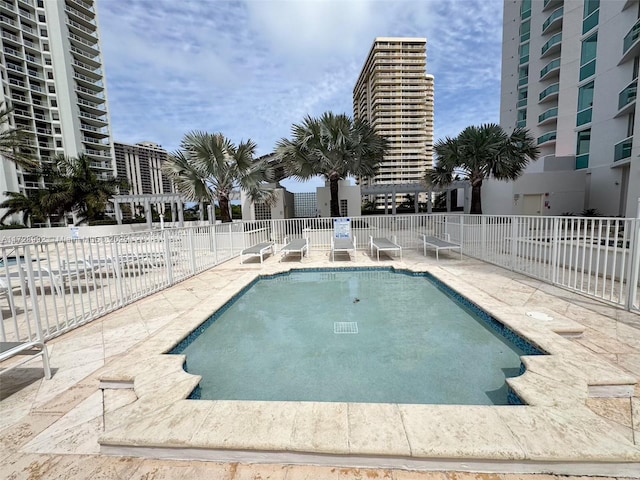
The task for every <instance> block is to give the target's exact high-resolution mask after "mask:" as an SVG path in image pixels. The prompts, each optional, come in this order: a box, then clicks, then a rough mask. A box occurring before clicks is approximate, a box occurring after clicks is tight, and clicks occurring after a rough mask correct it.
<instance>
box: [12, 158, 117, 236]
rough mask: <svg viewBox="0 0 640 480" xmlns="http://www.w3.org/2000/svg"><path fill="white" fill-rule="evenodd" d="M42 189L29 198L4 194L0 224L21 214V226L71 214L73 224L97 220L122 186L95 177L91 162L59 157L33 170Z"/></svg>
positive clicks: (110, 179)
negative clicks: (74, 220)
mask: <svg viewBox="0 0 640 480" xmlns="http://www.w3.org/2000/svg"><path fill="white" fill-rule="evenodd" d="M36 171H37V173H38V175H39V176H40V177H41V178H43V179H44V183H45V186H46V188H45V189H42V190H38V192H37V193H34V194H32V195H24V194H22V193H17V192H4V195H5V196H6V197H7V198H6V199H5V200H4V201H3V202H2V203H0V208H2V209H7V211H6V212H5V214H4V215H3V216H2V218H0V223H1V222H3V221H4V220H6V218H8V217H9V216H11V215H14V214H17V213H22V221H23V223H24V224H25V225H29V224H30V223H31V221H30V220H34V219H36V220H38V221H39V222H44V221H45V219H46V218H47V217H50V216H53V215H58V216H63V215H65V214H67V213H71V212H73V213H75V214H76V217H77V220H76V224H80V223H84V222H89V221H91V220H99V219H102V217H103V216H104V212H105V210H106V205H107V202H108V200H109V198H111V197H113V196H114V195H116V194H117V193H118V188H121V187H124V186H125V185H126V182H123V181H121V180H118V179H116V178H115V177H108V178H103V177H99V176H98V175H97V174H96V172H95V171H94V170H92V169H91V158H90V157H88V156H86V155H84V154H80V155H79V156H78V157H77V158H73V157H65V156H64V155H60V156H58V157H57V158H56V163H55V164H53V165H49V164H43V165H42V166H41V167H39V168H38V169H37V170H36Z"/></svg>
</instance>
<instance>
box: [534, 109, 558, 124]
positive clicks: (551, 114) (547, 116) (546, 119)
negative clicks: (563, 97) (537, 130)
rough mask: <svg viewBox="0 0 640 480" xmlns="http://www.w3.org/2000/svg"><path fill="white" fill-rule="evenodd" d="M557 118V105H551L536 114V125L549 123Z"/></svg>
mask: <svg viewBox="0 0 640 480" xmlns="http://www.w3.org/2000/svg"><path fill="white" fill-rule="evenodd" d="M557 118H558V107H553V108H550V109H549V110H547V111H546V112H543V113H541V114H540V115H538V125H544V124H547V123H550V122H551V121H553V120H556V119H557Z"/></svg>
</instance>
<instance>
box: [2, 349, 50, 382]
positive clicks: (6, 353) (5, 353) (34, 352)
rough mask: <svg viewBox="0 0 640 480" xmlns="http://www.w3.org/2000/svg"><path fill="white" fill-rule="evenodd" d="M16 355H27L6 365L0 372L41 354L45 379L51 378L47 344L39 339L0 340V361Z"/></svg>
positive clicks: (11, 368)
mask: <svg viewBox="0 0 640 480" xmlns="http://www.w3.org/2000/svg"><path fill="white" fill-rule="evenodd" d="M17 355H27V356H29V357H30V358H26V359H24V360H22V361H19V362H16V363H14V364H12V365H10V366H8V367H5V368H2V369H0V373H5V372H8V371H9V370H13V369H14V368H16V367H19V366H21V365H23V364H25V363H26V362H28V361H29V360H32V359H33V358H35V357H36V356H38V355H42V366H43V367H44V376H45V378H46V379H47V380H49V379H50V378H51V366H50V365H49V352H48V351H47V346H46V345H45V343H44V342H43V341H41V340H34V341H30V342H0V363H1V362H4V361H5V360H8V359H10V358H12V357H15V356H17Z"/></svg>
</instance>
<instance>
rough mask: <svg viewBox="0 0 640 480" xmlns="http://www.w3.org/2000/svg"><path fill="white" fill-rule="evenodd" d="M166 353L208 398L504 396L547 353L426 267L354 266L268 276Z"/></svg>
mask: <svg viewBox="0 0 640 480" xmlns="http://www.w3.org/2000/svg"><path fill="white" fill-rule="evenodd" d="M171 353H183V354H185V355H186V357H187V362H186V370H187V371H188V372H190V373H194V374H198V375H202V377H203V378H202V381H201V382H200V386H199V389H198V392H197V395H199V397H200V398H203V399H224V400H268V401H325V402H365V403H409V404H410V403H422V404H476V405H490V404H499V405H501V404H502V405H503V404H508V403H510V402H511V403H513V401H514V399H515V397H514V396H513V395H509V392H508V389H507V387H506V384H505V378H506V377H513V376H517V375H519V374H520V373H521V362H520V358H519V357H520V355H523V354H540V353H543V352H541V351H540V350H538V349H537V348H536V347H535V346H533V345H531V344H529V343H528V342H526V341H525V340H524V339H522V338H521V337H518V336H517V335H516V334H514V333H513V332H512V331H511V330H509V329H507V328H506V327H504V326H503V325H502V324H500V323H499V322H497V321H496V320H494V319H493V318H491V317H490V316H488V315H487V314H486V313H484V312H482V311H481V310H480V309H478V308H477V307H476V306H475V305H473V304H471V302H469V301H468V300H466V299H464V298H463V297H461V296H460V295H458V294H456V293H455V292H453V291H452V290H451V289H449V288H448V287H447V286H446V285H444V284H442V283H441V282H438V281H437V280H435V279H434V278H433V277H431V276H430V275H428V274H416V273H409V272H396V271H393V270H392V269H349V270H348V271H345V270H298V271H293V272H291V273H287V274H278V275H275V276H273V277H266V278H261V279H259V280H257V281H255V282H253V283H252V284H251V285H249V286H248V287H247V288H245V289H244V290H243V291H242V292H240V293H239V294H238V295H236V296H235V297H234V298H233V299H232V300H231V301H230V302H228V303H227V304H226V305H225V306H224V307H223V308H221V309H220V310H218V311H217V312H216V313H215V314H213V315H212V316H211V317H210V318H209V320H207V321H206V322H205V323H204V324H203V325H201V326H200V327H199V328H198V329H197V330H196V331H194V332H192V334H190V335H189V336H188V337H187V338H186V339H184V340H183V341H182V342H181V343H180V344H179V345H178V346H177V347H176V348H175V349H174V350H173V351H172V352H171Z"/></svg>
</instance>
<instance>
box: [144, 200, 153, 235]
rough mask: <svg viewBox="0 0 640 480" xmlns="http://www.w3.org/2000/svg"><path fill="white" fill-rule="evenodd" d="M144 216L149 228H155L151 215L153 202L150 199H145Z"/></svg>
mask: <svg viewBox="0 0 640 480" xmlns="http://www.w3.org/2000/svg"><path fill="white" fill-rule="evenodd" d="M144 216H145V218H146V219H147V227H148V228H149V230H151V229H152V228H153V215H151V202H150V201H149V199H148V198H145V199H144Z"/></svg>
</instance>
